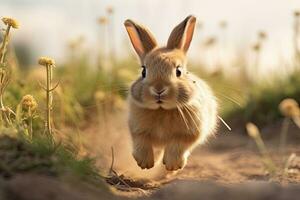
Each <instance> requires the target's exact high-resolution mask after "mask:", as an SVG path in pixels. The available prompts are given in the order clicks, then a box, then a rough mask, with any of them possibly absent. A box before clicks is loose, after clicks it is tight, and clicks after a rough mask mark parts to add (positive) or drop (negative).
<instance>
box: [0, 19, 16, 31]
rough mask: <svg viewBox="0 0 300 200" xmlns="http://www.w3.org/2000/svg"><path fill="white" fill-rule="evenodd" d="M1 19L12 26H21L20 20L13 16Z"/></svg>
mask: <svg viewBox="0 0 300 200" xmlns="http://www.w3.org/2000/svg"><path fill="white" fill-rule="evenodd" d="M1 20H2V22H3V23H4V24H5V25H7V26H11V27H13V28H15V29H18V28H19V22H18V21H17V20H15V19H13V18H10V17H3V18H2V19H1Z"/></svg>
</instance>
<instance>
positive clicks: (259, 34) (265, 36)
mask: <svg viewBox="0 0 300 200" xmlns="http://www.w3.org/2000/svg"><path fill="white" fill-rule="evenodd" d="M267 37H268V35H267V33H266V32H264V31H259V32H258V39H261V40H265V39H267Z"/></svg>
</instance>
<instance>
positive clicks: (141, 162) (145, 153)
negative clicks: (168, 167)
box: [132, 149, 154, 169]
mask: <svg viewBox="0 0 300 200" xmlns="http://www.w3.org/2000/svg"><path fill="white" fill-rule="evenodd" d="M132 155H133V157H134V159H135V160H136V162H137V164H138V166H140V168H142V169H150V168H152V167H153V166H154V156H153V150H152V149H151V150H148V149H140V150H138V151H135V152H133V154H132Z"/></svg>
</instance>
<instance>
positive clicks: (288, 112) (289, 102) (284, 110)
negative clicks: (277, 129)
mask: <svg viewBox="0 0 300 200" xmlns="http://www.w3.org/2000/svg"><path fill="white" fill-rule="evenodd" d="M279 110H280V112H281V114H282V115H284V116H285V117H289V118H294V117H299V116H300V108H299V104H298V103H297V101H296V100H295V99H291V98H288V99H284V100H282V101H281V102H280V104H279Z"/></svg>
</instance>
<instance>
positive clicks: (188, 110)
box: [183, 104, 200, 132]
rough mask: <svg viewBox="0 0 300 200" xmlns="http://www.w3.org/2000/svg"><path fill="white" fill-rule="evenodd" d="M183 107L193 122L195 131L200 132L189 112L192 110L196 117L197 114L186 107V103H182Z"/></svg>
mask: <svg viewBox="0 0 300 200" xmlns="http://www.w3.org/2000/svg"><path fill="white" fill-rule="evenodd" d="M183 108H184V109H185V111H186V112H187V113H188V115H189V116H190V118H191V120H192V122H193V123H194V125H195V126H196V129H197V131H199V132H200V129H199V127H198V125H197V123H196V121H195V120H194V118H193V116H192V114H191V112H192V113H193V114H194V115H195V116H196V117H198V116H197V114H196V113H195V112H194V111H192V110H190V109H189V107H188V105H186V104H183ZM198 119H199V118H198Z"/></svg>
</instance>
